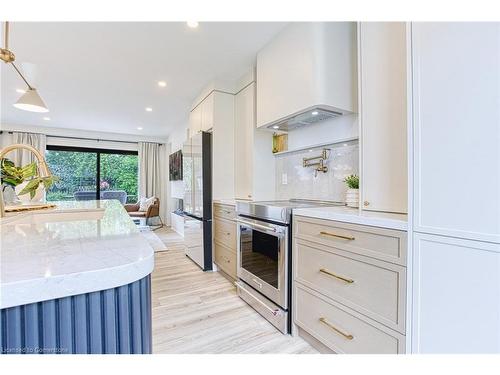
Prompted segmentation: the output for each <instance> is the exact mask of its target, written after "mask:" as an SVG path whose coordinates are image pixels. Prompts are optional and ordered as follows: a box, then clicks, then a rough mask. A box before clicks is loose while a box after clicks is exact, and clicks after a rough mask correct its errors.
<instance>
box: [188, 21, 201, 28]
mask: <svg viewBox="0 0 500 375" xmlns="http://www.w3.org/2000/svg"><path fill="white" fill-rule="evenodd" d="M187 25H188V27H190V28H192V29H196V28H197V27H198V22H197V21H187Z"/></svg>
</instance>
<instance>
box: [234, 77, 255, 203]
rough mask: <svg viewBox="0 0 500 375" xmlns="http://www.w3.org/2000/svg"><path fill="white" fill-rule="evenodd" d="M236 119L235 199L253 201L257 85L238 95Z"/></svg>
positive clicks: (253, 84)
mask: <svg viewBox="0 0 500 375" xmlns="http://www.w3.org/2000/svg"><path fill="white" fill-rule="evenodd" d="M234 119H235V124H234V143H235V147H234V158H235V160H234V163H235V169H234V178H235V183H234V189H235V197H236V199H252V195H253V188H252V181H253V154H254V150H253V141H254V128H255V83H252V84H250V85H249V86H247V87H246V88H245V89H243V90H242V91H240V92H239V93H238V94H237V95H236V97H235V105H234Z"/></svg>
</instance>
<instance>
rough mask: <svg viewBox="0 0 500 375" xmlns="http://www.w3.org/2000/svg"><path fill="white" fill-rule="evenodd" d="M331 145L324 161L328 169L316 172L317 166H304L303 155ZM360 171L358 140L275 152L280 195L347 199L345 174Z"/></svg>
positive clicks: (278, 192)
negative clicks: (287, 151)
mask: <svg viewBox="0 0 500 375" xmlns="http://www.w3.org/2000/svg"><path fill="white" fill-rule="evenodd" d="M324 148H326V149H329V150H330V151H329V157H328V160H327V161H326V162H325V165H326V166H327V167H328V171H327V172H326V173H323V172H316V171H315V167H303V166H302V160H303V158H309V157H315V156H319V155H320V154H321V151H322V150H323V149H324ZM350 174H357V175H359V144H358V141H350V142H346V143H337V144H332V145H327V146H321V147H315V148H310V149H306V150H299V151H295V152H291V153H286V154H281V155H277V156H276V198H277V199H294V198H296V199H297V198H300V199H321V200H330V201H337V202H345V191H346V189H347V187H346V185H345V183H344V181H343V180H344V178H345V177H346V176H348V175H350Z"/></svg>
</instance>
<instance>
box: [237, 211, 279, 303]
mask: <svg viewBox="0 0 500 375" xmlns="http://www.w3.org/2000/svg"><path fill="white" fill-rule="evenodd" d="M287 233H288V227H286V226H280V225H275V224H270V223H266V222H262V221H258V220H252V219H247V218H245V219H241V218H239V219H238V277H239V278H240V279H242V280H243V281H245V282H246V283H247V284H249V285H250V286H252V287H253V288H255V289H256V290H258V291H259V292H261V293H262V294H263V295H265V296H266V297H267V298H269V299H270V300H271V301H273V302H275V303H276V304H278V305H280V306H281V307H283V308H285V309H286V308H287V282H288V275H287V272H286V264H287V262H288V252H287V249H288V234H287Z"/></svg>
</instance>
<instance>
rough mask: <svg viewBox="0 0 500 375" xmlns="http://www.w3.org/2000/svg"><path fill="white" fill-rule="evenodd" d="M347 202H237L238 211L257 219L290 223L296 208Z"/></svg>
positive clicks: (303, 200) (341, 204)
mask: <svg viewBox="0 0 500 375" xmlns="http://www.w3.org/2000/svg"><path fill="white" fill-rule="evenodd" d="M344 205H345V203H342V202H333V201H320V200H307V199H290V200H280V201H263V202H242V201H239V202H237V203H236V213H237V214H238V215H242V216H247V217H251V218H255V219H263V220H270V221H275V222H278V223H284V224H289V223H290V221H291V216H292V212H293V210H294V209H296V208H310V207H326V206H344Z"/></svg>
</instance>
